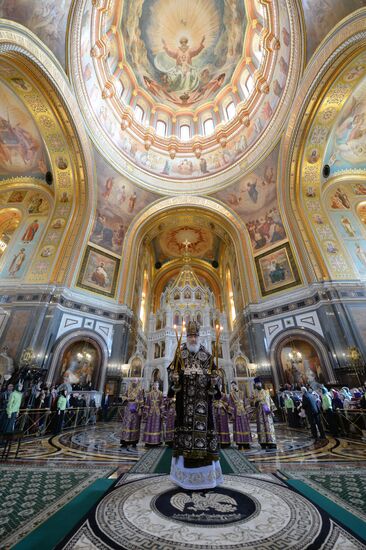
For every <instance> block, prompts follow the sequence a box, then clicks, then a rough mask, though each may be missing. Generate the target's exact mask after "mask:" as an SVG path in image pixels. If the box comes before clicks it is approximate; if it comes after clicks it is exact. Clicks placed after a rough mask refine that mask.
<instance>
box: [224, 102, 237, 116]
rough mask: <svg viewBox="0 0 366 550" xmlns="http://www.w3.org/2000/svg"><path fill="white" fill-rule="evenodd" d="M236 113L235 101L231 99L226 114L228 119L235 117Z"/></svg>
mask: <svg viewBox="0 0 366 550" xmlns="http://www.w3.org/2000/svg"><path fill="white" fill-rule="evenodd" d="M235 114H236V109H235V105H234V102H233V101H230V103H229V104H228V105H226V116H227V119H228V120H231V119H232V118H234V116H235Z"/></svg>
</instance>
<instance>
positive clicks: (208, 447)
mask: <svg viewBox="0 0 366 550" xmlns="http://www.w3.org/2000/svg"><path fill="white" fill-rule="evenodd" d="M169 369H170V373H171V380H172V383H171V386H170V389H169V393H168V396H169V397H171V396H173V395H174V394H175V396H176V414H177V416H176V419H175V430H174V444H173V458H172V464H171V471H170V478H171V480H172V481H173V482H174V483H176V484H177V485H179V486H180V487H182V488H183V489H191V490H202V489H213V488H214V487H216V486H217V485H219V484H220V483H222V482H223V477H222V472H221V466H220V462H219V442H218V438H217V434H216V431H215V425H214V417H213V400H214V398H215V399H219V398H220V396H221V393H220V390H219V388H218V386H217V384H216V382H217V371H216V366H215V364H214V363H213V358H212V355H211V354H210V353H209V352H208V351H207V350H206V349H205V348H204V346H202V345H200V343H199V325H198V324H197V323H196V322H194V321H191V322H189V323H188V327H187V343H186V344H183V346H182V347H181V349H177V351H176V356H175V359H174V360H173V362H172V364H171V365H170V367H169Z"/></svg>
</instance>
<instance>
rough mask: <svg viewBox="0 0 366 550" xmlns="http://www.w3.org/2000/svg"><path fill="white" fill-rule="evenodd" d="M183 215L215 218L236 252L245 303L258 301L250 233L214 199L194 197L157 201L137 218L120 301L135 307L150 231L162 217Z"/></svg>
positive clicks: (126, 254) (126, 247) (126, 251)
mask: <svg viewBox="0 0 366 550" xmlns="http://www.w3.org/2000/svg"><path fill="white" fill-rule="evenodd" d="M180 211H182V212H184V213H186V212H194V213H195V214H196V215H198V216H199V215H203V216H211V217H214V218H215V220H216V222H217V223H219V224H220V225H222V227H224V228H225V230H226V232H227V234H228V236H229V238H230V239H231V241H232V245H233V248H234V251H235V257H236V265H237V268H238V278H239V280H240V288H241V293H242V300H243V303H244V304H246V303H248V302H249V301H250V300H251V301H257V300H258V299H259V297H260V292H259V285H258V281H257V280H256V278H255V276H254V273H255V266H254V260H253V256H252V253H251V245H250V242H249V237H248V232H247V229H246V226H245V224H244V222H243V221H242V220H241V219H240V218H239V217H238V216H237V215H236V214H235V213H234V212H233V211H231V210H229V209H228V208H227V206H225V205H224V204H223V203H221V202H219V201H218V200H216V199H215V200H214V199H211V198H202V197H197V196H195V195H186V196H184V197H181V196H178V197H174V198H168V199H162V200H160V201H156V202H155V203H154V204H153V205H151V206H149V207H148V208H146V209H145V210H144V211H143V212H142V213H141V214H140V215H139V216H137V217H136V218H135V220H134V221H133V223H132V224H131V225H130V227H129V230H128V232H127V234H126V239H125V243H124V249H123V256H124V262H123V264H122V270H121V282H120V294H119V301H120V302H121V303H125V304H127V305H129V306H131V304H132V303H133V293H134V288H135V283H136V274H137V273H138V257H139V252H138V251H139V250H140V247H141V246H142V245H143V241H144V237H145V235H146V233H147V232H148V231H149V229H150V227H151V226H152V225H153V224H155V223H156V222H157V221H158V220H159V219H160V217H162V216H168V215H172V216H176V215H177V214H178V213H179V212H180Z"/></svg>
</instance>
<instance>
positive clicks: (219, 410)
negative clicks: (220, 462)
mask: <svg viewBox="0 0 366 550" xmlns="http://www.w3.org/2000/svg"><path fill="white" fill-rule="evenodd" d="M220 391H221V397H220V399H215V400H214V402H213V407H214V417H215V427H216V432H217V437H218V439H219V443H220V447H221V448H224V447H230V430H229V400H228V397H227V395H226V393H223V392H222V385H221V386H220Z"/></svg>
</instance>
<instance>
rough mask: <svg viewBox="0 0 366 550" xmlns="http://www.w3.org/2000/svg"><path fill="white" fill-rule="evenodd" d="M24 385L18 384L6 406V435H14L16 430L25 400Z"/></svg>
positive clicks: (4, 429)
mask: <svg viewBox="0 0 366 550" xmlns="http://www.w3.org/2000/svg"><path fill="white" fill-rule="evenodd" d="M22 391H23V384H22V383H21V382H18V384H17V385H16V386H15V390H14V391H13V392H11V394H10V396H9V399H8V403H7V405H6V417H7V418H6V422H5V426H4V428H3V431H4V433H7V434H9V433H12V432H14V430H15V422H16V419H17V416H18V415H19V410H20V406H21V404H22V399H23V393H22Z"/></svg>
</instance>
